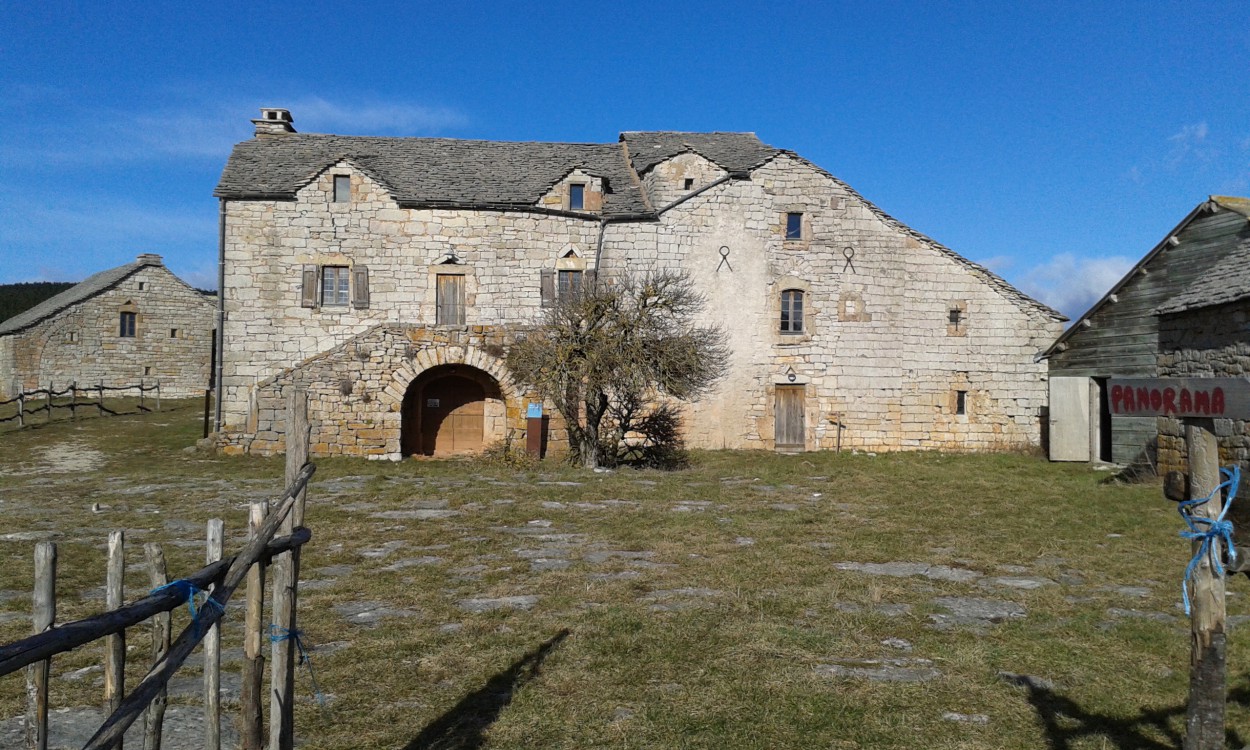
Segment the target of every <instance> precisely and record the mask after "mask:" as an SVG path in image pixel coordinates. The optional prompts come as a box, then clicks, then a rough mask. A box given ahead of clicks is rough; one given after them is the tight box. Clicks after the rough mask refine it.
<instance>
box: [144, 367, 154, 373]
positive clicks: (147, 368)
mask: <svg viewBox="0 0 1250 750" xmlns="http://www.w3.org/2000/svg"><path fill="white" fill-rule="evenodd" d="M143 374H144V375H151V374H152V368H151V367H145V368H143Z"/></svg>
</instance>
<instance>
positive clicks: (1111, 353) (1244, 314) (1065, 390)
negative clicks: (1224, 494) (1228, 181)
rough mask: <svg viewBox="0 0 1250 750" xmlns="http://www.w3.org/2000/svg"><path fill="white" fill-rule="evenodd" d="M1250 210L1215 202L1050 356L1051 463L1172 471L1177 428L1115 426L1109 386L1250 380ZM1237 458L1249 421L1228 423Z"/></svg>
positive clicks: (1224, 446) (1224, 450)
mask: <svg viewBox="0 0 1250 750" xmlns="http://www.w3.org/2000/svg"><path fill="white" fill-rule="evenodd" d="M1248 313H1250V200H1247V199H1246V198H1234V197H1228V196H1211V197H1209V198H1208V199H1207V200H1204V201H1203V202H1201V203H1199V204H1198V206H1197V207H1196V208H1194V210H1192V211H1190V212H1189V215H1188V216H1186V217H1185V218H1184V219H1182V220H1181V222H1180V223H1179V224H1177V225H1176V228H1174V229H1173V230H1172V231H1170V232H1168V234H1167V236H1165V237H1164V238H1163V240H1161V241H1160V242H1159V243H1158V244H1157V245H1155V246H1154V248H1152V249H1151V250H1150V252H1149V253H1147V254H1146V255H1145V257H1143V258H1142V259H1141V260H1140V261H1138V262H1137V264H1136V265H1135V266H1133V268H1132V269H1131V270H1130V271H1129V272H1128V273H1127V274H1125V276H1124V278H1122V279H1120V281H1119V282H1117V283H1116V284H1115V286H1113V287H1111V290H1110V291H1108V292H1107V294H1106V295H1104V296H1103V298H1102V299H1101V300H1099V301H1098V302H1097V303H1096V304H1095V305H1094V306H1093V307H1091V308H1090V309H1089V311H1088V312H1086V313H1085V314H1084V315H1083V316H1081V318H1080V319H1079V320H1078V321H1076V323H1075V324H1073V325H1072V327H1070V328H1069V329H1068V330H1067V331H1065V332H1064V334H1063V335H1062V336H1060V337H1059V338H1058V339H1057V340H1056V341H1055V342H1054V343H1053V344H1052V345H1051V346H1050V347H1049V348H1048V349H1047V350H1046V352H1045V356H1046V358H1047V359H1048V360H1049V363H1050V386H1051V395H1050V456H1051V459H1052V460H1056V461H1090V460H1101V461H1111V462H1114V463H1117V464H1122V465H1125V466H1139V467H1141V468H1145V469H1150V470H1159V471H1168V470H1171V469H1177V468H1181V466H1182V465H1183V463H1184V452H1185V449H1184V437H1183V434H1182V427H1181V424H1180V422H1179V421H1178V420H1176V419H1174V418H1155V417H1116V418H1115V419H1114V420H1113V419H1111V409H1110V403H1109V395H1108V392H1107V380H1108V379H1109V378H1115V377H1121V378H1130V377H1134V378H1136V377H1233V376H1242V375H1250V329H1248V327H1247V324H1248V323H1250V317H1248ZM1215 427H1216V433H1217V435H1218V436H1219V438H1220V445H1221V449H1220V452H1221V454H1223V456H1222V457H1223V458H1225V459H1234V460H1245V459H1248V458H1250V431H1248V430H1247V428H1246V425H1245V423H1243V422H1234V421H1233V420H1224V419H1220V420H1216V425H1215Z"/></svg>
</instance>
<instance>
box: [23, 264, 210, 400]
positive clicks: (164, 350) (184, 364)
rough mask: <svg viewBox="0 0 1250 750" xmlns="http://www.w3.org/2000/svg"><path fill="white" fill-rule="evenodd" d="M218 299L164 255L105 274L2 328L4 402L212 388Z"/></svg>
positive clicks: (190, 392) (179, 392) (196, 391)
mask: <svg viewBox="0 0 1250 750" xmlns="http://www.w3.org/2000/svg"><path fill="white" fill-rule="evenodd" d="M214 308H215V304H214V300H213V298H212V297H208V296H205V295H204V294H202V293H201V292H198V291H196V290H195V289H192V288H191V287H190V286H187V284H185V283H183V281H182V280H181V279H179V278H178V277H177V276H175V275H174V274H173V273H172V272H170V270H169V269H168V268H166V267H165V265H164V263H163V262H162V261H161V256H159V255H151V254H143V255H140V256H139V257H138V259H137V260H135V262H134V263H127V264H126V265H124V266H118V267H117V268H111V269H109V270H107V271H101V272H100V273H97V274H95V275H93V276H91V277H89V278H87V279H86V280H85V281H83V282H82V283H80V284H77V285H75V286H73V287H70V288H69V289H66V290H65V291H63V292H61V293H60V294H58V295H56V296H54V297H50V298H49V299H46V300H44V301H43V302H41V303H39V304H38V305H36V306H35V307H32V308H31V309H29V310H27V311H25V312H23V313H21V314H19V315H15V316H13V317H12V318H9V319H8V320H6V321H4V322H3V323H0V398H10V397H12V396H15V395H16V394H17V393H18V392H20V391H23V390H34V389H36V388H46V387H48V386H49V385H50V384H51V385H54V386H55V387H56V388H57V389H62V388H65V387H66V386H68V385H70V383H73V382H76V383H78V385H79V386H82V387H88V386H95V385H98V384H101V383H103V384H104V385H105V386H109V387H120V386H128V385H137V384H139V383H140V381H146V382H147V383H148V384H149V385H151V384H154V383H155V382H156V381H158V380H159V381H160V386H161V395H164V396H173V397H180V396H195V395H201V394H203V393H204V390H205V389H206V388H207V387H208V377H209V374H210V373H209V360H210V358H211V357H212V352H213V349H212V347H213V319H214Z"/></svg>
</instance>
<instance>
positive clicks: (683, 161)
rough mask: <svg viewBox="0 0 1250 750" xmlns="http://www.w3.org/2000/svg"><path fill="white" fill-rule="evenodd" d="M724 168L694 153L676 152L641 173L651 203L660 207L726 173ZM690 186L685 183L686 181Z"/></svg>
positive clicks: (657, 208)
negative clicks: (671, 156)
mask: <svg viewBox="0 0 1250 750" xmlns="http://www.w3.org/2000/svg"><path fill="white" fill-rule="evenodd" d="M727 174H728V172H726V171H725V170H724V169H721V168H720V167H718V166H716V164H714V163H712V162H710V161H708V160H707V159H704V158H703V157H702V156H699V155H698V154H695V153H690V152H687V153H684V154H678V155H677V156H674V157H673V158H671V159H668V160H666V161H662V162H660V163H659V164H656V165H655V166H654V167H652V168H651V169H650V170H648V171H647V173H646V174H645V175H643V177H642V186H643V189H644V190H646V193H647V198H648V199H649V200H650V201H651V205H652V206H654V207H655V208H656V210H659V209H661V208H664V207H665V206H667V205H668V204H670V203H672V202H673V201H675V200H677V199H678V198H680V197H682V196H683V195H689V194H690V193H691V192H693V191H695V190H698V189H699V188H702V187H705V186H707V185H708V184H710V183H712V182H715V181H716V180H719V179H720V178H722V177H724V176H725V175H727ZM687 180H689V181H690V187H686V181H687Z"/></svg>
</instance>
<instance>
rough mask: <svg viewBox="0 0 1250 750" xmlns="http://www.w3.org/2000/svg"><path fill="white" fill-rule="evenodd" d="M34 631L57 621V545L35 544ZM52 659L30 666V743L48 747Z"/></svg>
mask: <svg viewBox="0 0 1250 750" xmlns="http://www.w3.org/2000/svg"><path fill="white" fill-rule="evenodd" d="M33 604H34V607H33V609H34V612H33V614H34V617H33V620H34V632H35V633H42V632H43V631H45V630H47V629H49V628H51V627H52V623H53V622H55V621H56V544H55V543H54V542H40V543H39V544H37V545H35V591H34V596H33ZM51 670H52V659H51V658H50V657H49V658H47V659H44V660H43V661H40V662H36V663H34V664H32V665H30V668H29V669H28V670H27V672H26V746H27V747H28V748H33V749H34V750H48V673H49V672H50V671H51Z"/></svg>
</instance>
